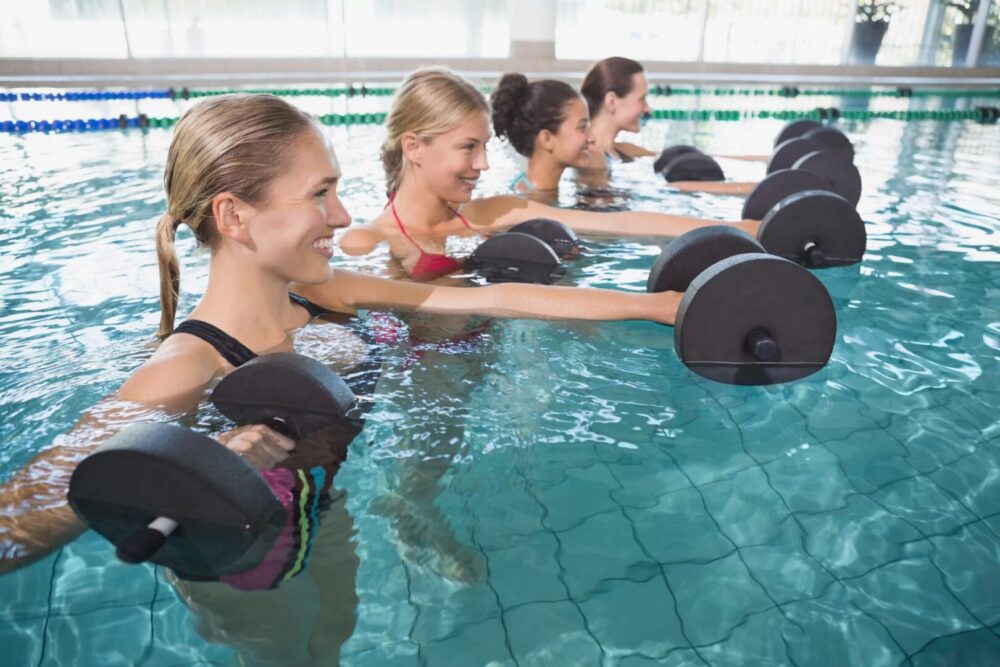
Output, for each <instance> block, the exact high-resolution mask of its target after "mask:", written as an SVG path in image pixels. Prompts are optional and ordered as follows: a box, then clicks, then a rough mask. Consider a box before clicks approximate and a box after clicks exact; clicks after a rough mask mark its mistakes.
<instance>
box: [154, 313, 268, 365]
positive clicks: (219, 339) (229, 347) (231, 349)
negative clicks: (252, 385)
mask: <svg viewBox="0 0 1000 667" xmlns="http://www.w3.org/2000/svg"><path fill="white" fill-rule="evenodd" d="M174 333H186V334H190V335H192V336H196V337H198V338H200V339H202V340H203V341H205V342H206V343H208V344H209V345H211V346H212V347H214V348H215V350H216V351H217V352H218V353H219V354H221V355H222V357H223V358H224V359H225V360H226V361H228V362H229V363H231V364H232V365H233V366H242V365H243V364H245V363H246V362H248V361H250V360H251V359H256V358H257V355H256V354H254V352H253V351H252V350H251V349H250V348H248V347H247V346H246V345H244V344H243V343H241V342H240V341H238V340H236V339H235V338H233V337H232V336H230V335H229V334H227V333H226V332H225V331H223V330H222V329H220V328H219V327H217V326H215V325H212V324H209V323H208V322H202V321H201V320H184V321H183V322H181V323H180V324H179V325H178V326H177V328H176V329H174Z"/></svg>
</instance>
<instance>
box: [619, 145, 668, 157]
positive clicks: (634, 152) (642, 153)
mask: <svg viewBox="0 0 1000 667" xmlns="http://www.w3.org/2000/svg"><path fill="white" fill-rule="evenodd" d="M615 150H617V151H618V152H619V153H621V154H622V155H624V156H625V157H632V158H635V157H652V156H655V155H659V153H654V152H653V151H651V150H649V149H648V148H643V147H642V146H637V145H635V144H631V143H629V142H627V141H616V142H615Z"/></svg>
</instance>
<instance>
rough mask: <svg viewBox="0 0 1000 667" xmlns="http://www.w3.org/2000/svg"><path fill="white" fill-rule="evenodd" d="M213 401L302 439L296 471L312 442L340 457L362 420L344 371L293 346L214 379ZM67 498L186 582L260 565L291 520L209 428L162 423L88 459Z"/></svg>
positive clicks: (236, 415) (127, 433)
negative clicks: (203, 431) (293, 349)
mask: <svg viewBox="0 0 1000 667" xmlns="http://www.w3.org/2000/svg"><path fill="white" fill-rule="evenodd" d="M212 403H213V404H214V405H215V407H216V408H217V409H218V410H219V411H220V412H221V413H222V414H223V415H225V416H226V417H228V418H229V419H231V420H232V421H233V422H235V423H236V424H240V425H244V424H265V425H268V426H270V427H272V428H274V429H275V430H278V431H280V432H283V433H284V434H286V435H288V436H289V437H291V438H293V439H295V440H296V441H297V446H296V449H295V450H294V451H293V452H292V456H291V457H290V458H289V460H287V461H285V462H284V463H283V464H282V465H283V466H287V467H297V466H296V461H295V459H296V456H297V455H298V456H302V453H300V451H299V450H300V445H301V443H302V441H303V440H306V441H311V442H314V443H317V444H316V446H317V447H319V448H322V449H323V450H324V451H322V452H321V453H320V454H319V457H320V458H322V457H326V458H327V459H328V460H329V459H333V460H335V461H337V462H338V463H339V461H342V460H343V458H344V457H345V456H346V447H347V445H348V444H349V443H350V441H351V440H352V439H353V437H354V435H356V434H357V433H358V432H359V431H360V428H361V422H360V420H359V419H358V418H357V417H356V416H355V415H354V410H355V407H356V403H357V402H356V399H355V397H354V394H353V393H352V392H351V390H350V388H349V387H348V386H347V384H346V383H344V381H343V380H342V379H341V378H340V376H339V375H337V374H336V373H335V372H333V371H332V370H330V369H329V368H327V367H326V366H324V365H323V364H321V363H319V362H318V361H315V360H313V359H310V358H308V357H304V356H302V355H298V354H294V353H278V354H269V355H265V356H261V357H258V358H256V359H254V360H252V361H250V362H248V363H246V364H244V365H242V366H240V367H239V368H237V369H236V370H234V371H233V372H232V373H230V374H229V375H227V376H226V377H225V378H223V380H222V381H221V382H220V383H219V384H218V386H216V388H215V390H214V391H213V392H212ZM314 458H315V457H314ZM68 499H69V503H70V506H71V507H72V508H73V510H74V511H76V513H77V514H78V515H79V516H80V518H81V519H83V521H84V522H85V523H86V524H87V525H88V526H90V527H91V528H93V529H94V530H95V531H97V532H98V533H99V534H101V535H102V536H103V537H104V538H106V539H107V540H108V541H110V542H111V543H112V544H114V545H115V546H116V547H117V549H116V553H117V554H118V557H119V558H121V559H122V560H124V561H126V562H130V563H138V562H144V561H147V560H149V561H153V562H155V563H159V564H160V565H164V566H166V567H169V568H171V569H173V570H174V571H175V572H176V573H177V574H178V575H179V576H181V577H183V578H189V579H214V578H218V577H220V576H224V575H229V574H237V573H241V572H244V571H247V570H249V569H252V568H253V567H254V566H255V565H257V564H258V563H259V562H260V561H261V560H262V558H263V557H264V556H265V555H266V554H267V552H268V550H269V549H270V547H271V545H272V544H273V543H274V540H275V538H276V537H277V535H278V533H279V531H280V527H281V526H282V524H283V523H284V520H285V519H284V516H285V509H284V508H283V506H282V504H281V503H280V502H279V500H278V498H277V497H276V496H275V494H274V492H273V491H272V490H271V488H270V487H269V486H268V484H267V482H266V481H265V480H264V478H263V477H261V475H260V473H258V472H257V470H256V469H255V468H254V467H253V466H251V465H250V464H249V463H247V462H246V461H244V460H243V459H242V458H240V456H239V455H237V454H236V453H234V452H233V451H231V450H229V449H227V448H226V447H224V446H223V445H221V444H219V443H218V442H216V441H215V440H213V439H212V438H209V437H208V436H206V435H202V434H199V433H195V432H193V431H191V430H189V429H186V428H183V427H180V426H173V425H169V424H159V423H147V424H138V425H134V426H130V427H128V428H126V429H125V430H123V431H122V432H120V433H118V434H117V435H115V436H114V437H112V438H110V439H109V440H108V441H107V442H105V443H104V444H103V445H101V446H100V447H99V448H97V449H96V450H95V451H94V452H93V453H92V454H91V455H90V456H88V457H87V458H85V459H84V460H83V461H81V462H80V464H79V465H78V466H77V468H76V470H75V471H74V473H73V476H72V478H71V480H70V485H69V493H68Z"/></svg>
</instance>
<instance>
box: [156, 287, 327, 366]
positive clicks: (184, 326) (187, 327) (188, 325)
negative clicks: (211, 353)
mask: <svg viewBox="0 0 1000 667" xmlns="http://www.w3.org/2000/svg"><path fill="white" fill-rule="evenodd" d="M288 298H289V299H291V300H292V303H297V304H298V305H300V306H302V307H303V308H305V309H306V310H307V311H309V315H311V316H312V317H313V318H316V317H320V316H321V315H326V314H327V313H328V312H330V311H328V310H327V309H326V308H323V307H322V306H317V305H316V304H315V303H313V302H312V301H309V300H308V299H306V298H305V297H301V296H299V295H298V294H293V293H291V292H289V293H288ZM174 333H186V334H190V335H192V336H196V337H198V338H200V339H202V340H203V341H205V342H206V343H208V344H209V345H211V346H212V347H214V348H215V349H216V351H217V352H218V353H219V354H221V355H222V358H223V359H225V360H226V361H228V362H229V363H230V364H232V365H233V366H242V365H243V364H245V363H246V362H248V361H250V360H251V359H255V358H256V357H257V355H256V353H254V352H253V351H252V350H251V349H250V348H248V347H247V346H246V345H244V344H243V343H241V342H240V341H238V340H236V339H235V338H233V337H232V336H230V335H229V334H227V333H226V332H225V331H223V330H222V329H220V328H219V327H217V326H215V325H213V324H209V323H208V322H202V321H201V320H184V321H183V322H181V323H180V324H179V325H178V326H177V328H175V329H174Z"/></svg>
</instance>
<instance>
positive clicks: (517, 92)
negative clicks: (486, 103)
mask: <svg viewBox="0 0 1000 667" xmlns="http://www.w3.org/2000/svg"><path fill="white" fill-rule="evenodd" d="M528 93H529V90H528V77H526V76H524V75H523V74H518V73H512V74H504V75H503V78H501V79H500V83H499V84H497V87H496V90H494V91H493V95H492V96H491V97H490V103H491V104H492V106H493V131H494V132H496V134H497V136H498V137H507V138H508V139H509V138H510V131H511V126H512V125H513V123H514V118H515V116H516V114H517V112H518V109H520V108H521V107H522V106H523V105H524V102H525V100H526V99H527V97H528Z"/></svg>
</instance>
